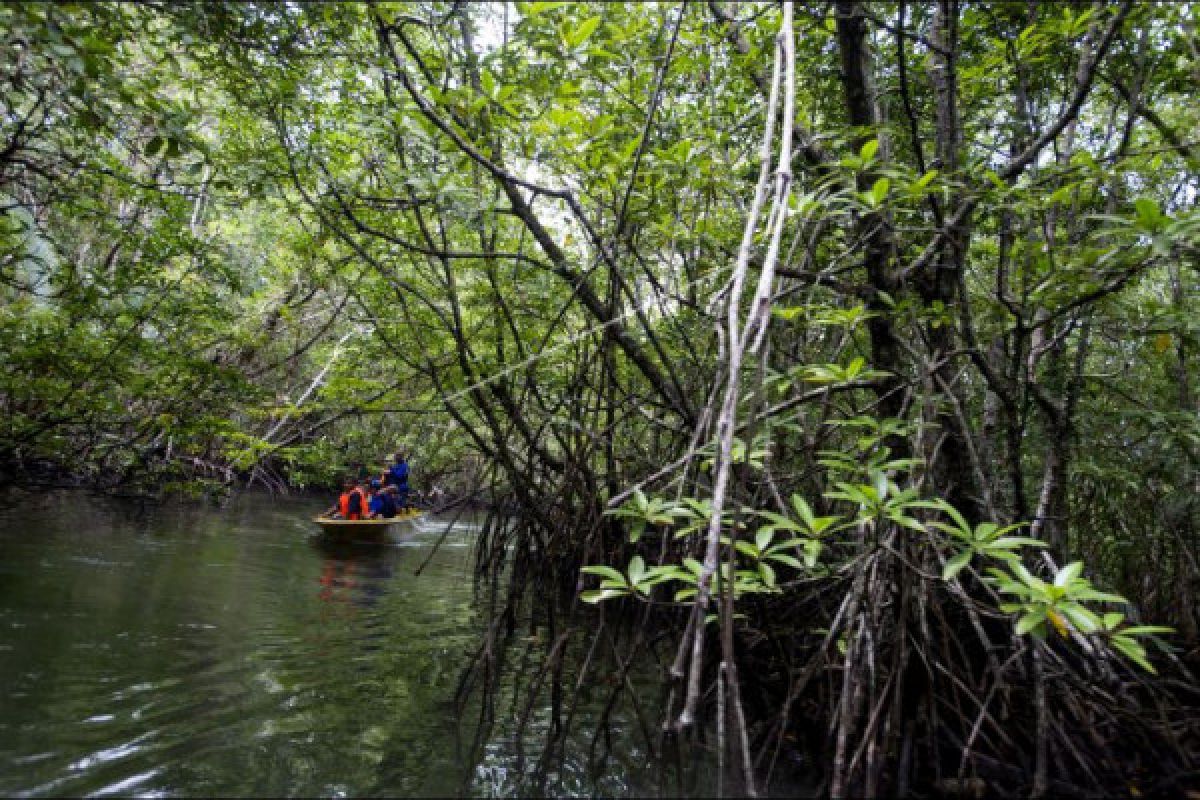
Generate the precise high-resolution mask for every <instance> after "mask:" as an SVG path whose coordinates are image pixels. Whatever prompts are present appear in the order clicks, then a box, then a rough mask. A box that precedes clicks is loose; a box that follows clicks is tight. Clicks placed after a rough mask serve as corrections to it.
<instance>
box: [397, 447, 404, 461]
mask: <svg viewBox="0 0 1200 800" xmlns="http://www.w3.org/2000/svg"><path fill="white" fill-rule="evenodd" d="M403 460H404V453H402V452H400V451H399V450H397V451H396V463H397V464H399V463H400V462H401V461H403Z"/></svg>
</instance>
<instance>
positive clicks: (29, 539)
mask: <svg viewBox="0 0 1200 800" xmlns="http://www.w3.org/2000/svg"><path fill="white" fill-rule="evenodd" d="M312 505H313V503H312V502H311V501H310V500H300V501H296V500H271V499H270V498H265V497H259V496H245V497H242V498H240V499H239V500H238V501H237V502H235V503H234V504H233V506H232V507H231V508H228V509H212V508H179V507H158V508H149V509H146V510H137V509H133V508H130V507H129V506H128V505H122V504H115V503H112V502H110V501H100V500H92V499H88V498H87V497H86V496H84V495H83V494H81V493H63V494H59V495H56V496H54V497H53V499H52V502H49V503H47V502H45V501H44V500H42V501H40V502H38V503H35V504H27V505H25V506H22V507H17V508H11V507H6V508H4V509H0V678H2V680H0V795H33V796H39V795H82V794H106V793H120V794H138V795H163V794H165V795H258V796H262V795H272V796H280V795H341V794H348V795H364V794H376V795H378V794H385V795H442V796H445V795H458V794H464V793H466V794H476V795H480V794H482V795H492V794H511V793H515V792H519V791H521V790H520V787H519V785H518V784H517V783H516V777H515V775H514V774H513V770H512V767H513V764H514V760H513V759H514V756H513V753H512V752H511V743H509V742H508V741H507V740H505V739H504V738H503V736H502V735H498V736H497V737H496V738H495V739H493V740H491V741H489V742H487V744H486V747H485V748H484V751H483V754H482V756H481V758H480V760H479V761H478V762H476V761H474V760H472V759H470V758H468V757H467V756H465V755H464V754H463V751H462V747H460V741H464V742H465V741H469V740H470V730H469V729H468V730H467V731H466V732H465V733H464V729H463V728H464V724H465V725H467V726H469V721H468V722H466V723H463V724H460V722H459V720H457V719H456V715H455V712H454V707H453V705H452V703H451V699H452V696H453V694H454V690H455V686H456V684H457V681H458V678H459V674H460V670H461V668H462V666H463V665H464V663H465V662H466V660H467V659H468V658H469V656H470V654H471V653H473V652H474V647H475V645H476V644H477V642H478V633H479V626H480V623H481V620H480V612H479V611H478V610H477V606H476V598H475V596H474V595H475V593H474V590H473V587H472V581H471V572H470V552H471V551H470V544H471V543H472V541H473V537H474V535H475V534H476V533H477V531H478V529H477V527H476V526H474V525H472V524H458V525H456V526H455V528H454V529H453V530H452V531H451V532H450V534H449V535H448V536H447V538H446V540H445V541H444V542H443V543H442V545H441V547H440V548H438V549H437V551H436V553H433V552H432V549H433V543H434V542H435V541H436V540H437V539H438V537H440V536H441V535H442V533H443V532H444V530H445V524H446V523H445V521H442V522H440V523H439V521H437V520H422V521H421V522H419V523H418V524H417V526H416V529H415V531H413V533H412V535H411V536H409V537H407V538H405V539H404V540H403V541H401V542H400V543H398V544H394V545H392V546H384V547H369V546H368V547H362V546H334V545H331V544H329V543H328V542H326V541H325V540H323V539H322V538H321V537H319V536H317V535H314V527H315V526H313V525H312V523H311V522H310V521H309V517H310V516H311V514H312V512H313V510H314V509H313V508H312ZM431 555H432V558H431V560H430V561H429V563H428V565H427V566H426V567H425V568H424V570H423V571H422V572H421V574H420V575H419V576H417V575H414V572H415V571H416V569H417V567H418V566H419V565H421V564H422V563H423V562H425V561H426V559H427V558H430V556H431ZM464 716H466V715H464ZM540 716H542V715H540V714H535V718H538V717H540ZM626 756H627V757H628V758H631V759H637V758H638V754H637V753H636V751H632V752H629V753H626ZM618 771H620V770H619V769H618ZM560 778H561V780H562V782H561V783H559V784H557V786H558V791H563V790H574V791H580V792H584V793H586V792H589V791H597V790H598V791H601V792H603V793H606V794H619V793H622V792H625V791H629V789H628V787H627V786H626V784H625V783H624V782H623V781H624V779H623V778H622V777H614V778H613V779H611V780H605V781H602V782H601V784H600V785H598V786H597V785H591V786H589V785H588V784H587V783H586V782H584V781H582V780H571V779H569V778H570V776H560Z"/></svg>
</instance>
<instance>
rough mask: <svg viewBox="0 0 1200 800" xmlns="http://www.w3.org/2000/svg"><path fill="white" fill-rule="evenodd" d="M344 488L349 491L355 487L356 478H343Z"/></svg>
mask: <svg viewBox="0 0 1200 800" xmlns="http://www.w3.org/2000/svg"><path fill="white" fill-rule="evenodd" d="M342 488H343V489H345V490H346V491H347V492H348V491H350V490H351V489H353V488H354V479H353V478H346V479H345V480H343V481H342Z"/></svg>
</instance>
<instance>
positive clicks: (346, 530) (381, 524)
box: [313, 511, 425, 541]
mask: <svg viewBox="0 0 1200 800" xmlns="http://www.w3.org/2000/svg"><path fill="white" fill-rule="evenodd" d="M424 514H425V512H424V511H408V512H404V513H401V514H398V515H396V516H394V517H392V518H391V519H331V518H330V517H324V516H319V517H314V518H313V522H315V523H317V524H318V525H320V526H321V530H322V531H323V532H324V533H325V535H326V536H330V537H336V538H338V539H369V540H373V541H380V540H383V539H386V538H387V535H388V533H389V532H390V531H391V530H392V529H393V528H394V527H396V526H399V525H404V524H406V523H409V522H412V521H413V520H415V519H417V518H419V517H421V516H424Z"/></svg>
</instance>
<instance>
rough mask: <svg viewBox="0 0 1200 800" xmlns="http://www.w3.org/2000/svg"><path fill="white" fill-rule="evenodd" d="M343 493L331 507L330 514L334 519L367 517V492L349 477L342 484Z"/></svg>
mask: <svg viewBox="0 0 1200 800" xmlns="http://www.w3.org/2000/svg"><path fill="white" fill-rule="evenodd" d="M342 488H343V491H342V494H341V496H340V497H339V498H338V501H337V505H335V506H334V507H333V508H331V509H329V511H328V512H326V513H327V514H328V516H330V517H331V518H333V519H366V518H367V515H368V513H369V512H368V511H367V493H366V492H365V491H364V490H363V488H362V487H361V486H359V485H358V484H357V483H356V482H355V481H353V480H351V479H349V478H347V479H346V482H345V483H344V484H342Z"/></svg>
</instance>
